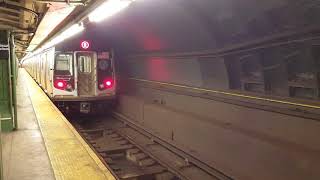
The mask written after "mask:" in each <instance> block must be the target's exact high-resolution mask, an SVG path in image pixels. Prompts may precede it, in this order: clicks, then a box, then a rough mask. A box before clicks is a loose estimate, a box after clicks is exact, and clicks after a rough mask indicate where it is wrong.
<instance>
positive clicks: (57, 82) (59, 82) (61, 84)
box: [54, 79, 67, 90]
mask: <svg viewBox="0 0 320 180" xmlns="http://www.w3.org/2000/svg"><path fill="white" fill-rule="evenodd" d="M54 87H55V88H57V89H61V90H64V89H65V88H66V87H67V83H66V82H65V81H64V80H61V79H58V80H55V81H54Z"/></svg>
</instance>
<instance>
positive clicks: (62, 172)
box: [23, 69, 116, 180]
mask: <svg viewBox="0 0 320 180" xmlns="http://www.w3.org/2000/svg"><path fill="white" fill-rule="evenodd" d="M23 76H24V77H25V80H26V83H27V84H28V91H29V95H30V99H31V102H32V105H33V107H34V111H35V114H36V117H37V120H38V124H39V128H40V131H41V133H42V136H43V140H44V143H45V146H46V149H47V152H48V156H49V159H50V163H51V166H52V168H53V171H54V174H55V178H56V179H57V180H60V179H63V180H69V179H70V180H73V179H76V180H82V179H83V180H86V179H90V180H96V179H97V180H100V179H107V180H115V179H116V178H115V177H114V176H113V175H112V173H111V172H110V170H109V169H108V168H107V167H105V165H104V164H103V163H102V162H101V160H100V159H99V157H98V156H97V155H96V154H95V152H94V151H93V150H92V149H91V148H90V146H89V145H88V144H87V143H86V142H85V140H83V138H82V137H81V136H80V134H79V133H78V132H77V131H76V130H75V129H74V127H73V126H72V125H71V124H70V122H69V121H68V120H67V119H66V118H65V117H64V115H63V114H62V113H61V112H60V111H59V110H58V108H57V107H56V106H55V105H54V104H53V103H52V102H51V100H50V99H49V98H48V97H47V96H46V95H45V93H44V92H43V91H42V89H41V88H40V87H39V86H38V85H37V83H36V82H35V81H34V80H33V79H32V78H31V76H30V75H29V74H28V73H27V72H26V71H25V70H24V69H23ZM45 106H48V107H47V108H48V109H47V111H46V112H43V110H41V111H42V112H41V111H39V107H42V108H46V107H45ZM37 108H38V109H37ZM50 110H51V111H50ZM46 115H50V116H46ZM43 117H48V119H49V120H50V122H45V120H43V119H44V118H43ZM57 117H58V118H57ZM61 121H62V123H61ZM54 123H56V124H54ZM59 123H60V124H59ZM48 124H54V126H57V127H58V126H61V127H62V129H63V131H60V129H56V131H57V134H58V133H59V131H60V132H63V133H64V134H63V135H64V136H65V137H66V138H64V139H63V138H62V139H61V140H60V139H59V137H58V139H57V136H55V135H54V134H52V133H51V134H50V132H49V131H48V130H49V129H50V125H48ZM63 127H65V128H63ZM51 131H55V130H52V129H51ZM67 131H70V132H71V133H72V135H73V136H74V137H72V136H70V134H69V133H68V132H67ZM68 135H69V136H70V137H69V136H68ZM68 141H70V142H75V143H76V144H75V145H74V144H71V145H70V146H71V147H70V148H69V147H68V144H65V143H68ZM70 142H69V143H70ZM61 144H63V145H61ZM59 145H60V146H59ZM83 149H84V150H85V152H83V151H81V150H83ZM73 150H75V152H74V153H73V152H72V151H73ZM65 151H69V152H67V154H68V156H74V157H66V158H67V159H73V160H75V159H76V161H72V162H70V161H63V160H64V159H62V161H61V162H58V161H59V158H57V156H61V154H63V153H64V152H65ZM79 151H81V152H80V153H81V154H82V155H84V156H81V157H77V156H78V155H77V154H79V153H78V152H79ZM78 159H79V160H78ZM60 160H61V159H60ZM81 169H84V170H85V171H83V172H82V171H81ZM68 170H74V171H77V172H69V171H68Z"/></svg>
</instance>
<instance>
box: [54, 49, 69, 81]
mask: <svg viewBox="0 0 320 180" xmlns="http://www.w3.org/2000/svg"><path fill="white" fill-rule="evenodd" d="M72 59H73V58H72V54H66V53H59V54H57V55H56V60H55V74H57V75H70V76H71V75H72V74H73V69H72Z"/></svg>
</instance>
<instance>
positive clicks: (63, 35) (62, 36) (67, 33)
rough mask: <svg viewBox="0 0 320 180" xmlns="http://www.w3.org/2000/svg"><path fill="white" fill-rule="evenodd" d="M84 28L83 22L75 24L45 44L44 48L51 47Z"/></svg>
mask: <svg viewBox="0 0 320 180" xmlns="http://www.w3.org/2000/svg"><path fill="white" fill-rule="evenodd" d="M83 30H84V27H83V24H82V23H80V24H74V25H72V26H71V27H69V28H68V29H66V30H65V31H63V32H62V33H61V34H59V35H58V36H57V37H55V38H53V39H52V40H51V41H49V42H48V43H47V44H45V45H44V49H47V48H49V47H52V46H54V45H56V44H58V43H60V42H62V41H64V40H66V39H68V38H70V37H72V36H74V35H76V34H78V33H80V32H82V31H83Z"/></svg>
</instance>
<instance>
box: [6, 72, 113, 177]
mask: <svg viewBox="0 0 320 180" xmlns="http://www.w3.org/2000/svg"><path fill="white" fill-rule="evenodd" d="M17 100H18V128H17V130H16V131H13V132H9V133H3V136H2V138H3V139H2V140H3V144H2V147H3V152H2V154H3V174H4V179H5V180H31V179H32V180H52V179H57V180H58V179H64V180H69V179H70V180H73V179H75V180H82V179H83V180H87V179H90V180H95V179H97V180H99V179H108V180H112V179H115V178H114V176H113V175H112V174H111V172H110V171H109V170H108V169H107V168H106V167H105V166H104V164H103V163H102V161H101V160H100V159H99V158H98V156H96V154H95V153H94V152H93V151H92V150H91V148H90V147H89V145H88V144H87V143H86V142H85V141H84V140H83V139H82V137H81V136H80V135H79V134H78V133H77V132H76V130H75V129H74V128H73V127H72V125H71V124H70V123H69V122H68V120H67V119H66V118H65V117H64V116H63V114H62V113H61V112H60V111H59V110H58V109H57V108H56V107H55V106H54V104H53V103H52V102H51V101H50V99H49V98H48V97H47V96H46V94H45V93H44V92H43V91H42V89H41V88H40V87H39V86H38V85H37V84H36V83H35V81H34V80H33V79H32V78H31V77H30V76H29V74H28V73H27V72H26V71H25V70H24V69H19V77H18V87H17Z"/></svg>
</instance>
